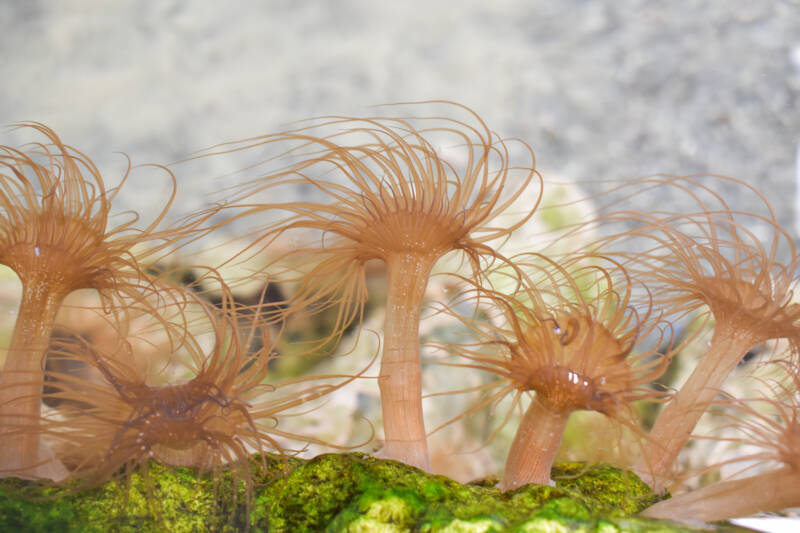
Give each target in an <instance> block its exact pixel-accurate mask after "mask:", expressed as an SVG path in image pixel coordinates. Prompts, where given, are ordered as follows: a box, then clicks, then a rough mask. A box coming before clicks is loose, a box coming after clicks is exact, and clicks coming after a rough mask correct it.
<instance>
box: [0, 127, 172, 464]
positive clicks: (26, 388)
mask: <svg viewBox="0 0 800 533" xmlns="http://www.w3.org/2000/svg"><path fill="white" fill-rule="evenodd" d="M22 126H24V127H27V128H31V129H33V130H36V131H37V132H39V133H41V134H43V135H44V136H45V137H46V138H47V140H48V144H43V143H36V144H32V145H29V146H28V147H27V150H26V151H23V150H21V149H16V148H12V147H8V146H2V147H0V264H3V265H6V266H8V267H10V268H11V269H12V270H14V272H16V273H17V275H18V276H19V278H20V280H21V282H22V300H21V303H20V306H19V311H18V313H17V321H16V324H15V327H14V332H13V335H12V338H11V344H10V346H9V349H8V353H7V355H6V360H5V365H4V366H3V372H2V375H1V376H0V382H1V383H2V387H0V388H1V389H2V390H0V448H2V453H0V475H4V476H17V477H29V478H38V477H43V478H53V479H58V478H61V477H63V476H64V475H65V471H64V469H63V467H62V466H61V465H60V464H59V463H58V461H55V460H53V458H52V454H51V452H50V451H49V450H48V449H47V446H46V445H45V444H44V443H42V442H40V436H39V433H38V431H37V426H38V424H39V416H40V409H41V399H42V381H43V369H44V367H45V364H44V357H45V353H46V350H47V346H48V342H49V338H50V333H51V331H52V327H53V321H54V319H55V316H56V312H57V311H58V309H59V307H60V305H61V302H62V300H63V299H64V297H65V296H66V295H67V294H69V293H70V292H72V291H74V290H76V289H83V288H90V289H97V290H99V291H100V292H101V295H103V296H104V297H105V298H106V301H107V302H108V301H110V300H108V298H110V297H112V296H113V295H114V294H115V293H120V292H122V293H124V292H126V291H130V290H132V287H133V285H135V284H136V281H135V280H137V279H138V277H139V276H138V268H137V262H136V259H135V258H134V256H133V255H132V254H131V248H132V247H133V246H134V245H135V244H138V243H141V242H146V241H148V240H153V241H154V243H155V242H156V241H155V240H156V239H166V238H168V237H179V236H180V232H179V231H173V232H164V233H159V232H157V231H155V229H156V226H158V225H159V223H160V222H161V220H162V218H163V217H164V215H165V214H166V211H167V209H168V207H169V206H170V204H171V203H172V196H174V189H173V195H172V196H171V197H169V198H168V199H167V201H166V202H165V204H166V205H165V207H164V209H163V211H162V212H161V213H160V215H159V216H158V217H156V219H155V221H154V222H153V223H152V224H151V225H150V226H149V227H147V228H145V229H144V230H136V229H135V228H134V227H133V224H134V223H135V221H136V217H135V216H131V217H130V220H128V221H127V222H124V223H122V224H121V225H119V226H117V227H115V228H109V227H108V225H109V211H110V208H111V201H112V200H113V198H114V196H115V195H116V193H117V191H118V189H113V190H108V191H107V190H106V188H105V186H104V185H103V180H102V178H101V176H100V173H99V172H98V170H97V168H96V167H95V166H94V164H93V163H92V162H91V160H89V158H88V157H86V156H85V155H83V154H82V153H80V152H78V151H77V150H75V149H73V148H71V147H69V146H67V145H65V144H63V143H62V142H61V140H60V139H59V138H58V136H57V135H56V134H55V133H54V132H53V131H52V130H50V129H48V128H47V127H45V126H43V125H41V124H35V123H32V124H23V125H22ZM129 170H130V168H129ZM169 175H170V178H172V175H171V174H169ZM127 176H128V173H126V175H125V178H127ZM123 183H124V179H123ZM173 185H174V180H173ZM166 242H167V241H166V240H165V241H164V242H163V243H162V244H161V245H154V246H153V248H152V249H151V250H150V252H154V251H156V250H157V249H159V247H160V246H166Z"/></svg>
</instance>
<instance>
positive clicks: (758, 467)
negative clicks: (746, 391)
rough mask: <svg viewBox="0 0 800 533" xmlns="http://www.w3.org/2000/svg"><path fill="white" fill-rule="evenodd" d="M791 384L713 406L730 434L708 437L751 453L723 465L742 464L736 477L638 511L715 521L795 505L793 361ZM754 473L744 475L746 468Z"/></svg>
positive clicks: (797, 430) (799, 494)
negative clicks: (726, 420) (722, 412)
mask: <svg viewBox="0 0 800 533" xmlns="http://www.w3.org/2000/svg"><path fill="white" fill-rule="evenodd" d="M790 366H791V367H792V375H793V377H794V380H793V383H792V384H791V385H788V386H786V385H785V384H784V385H778V384H775V383H773V384H771V385H770V386H769V387H768V388H767V392H768V395H767V396H763V397H755V398H748V399H734V398H730V397H729V398H724V399H721V400H718V401H717V402H716V403H717V406H718V407H719V408H722V409H725V410H726V415H727V417H728V418H729V419H730V422H729V423H728V424H726V425H725V426H723V427H722V428H719V429H718V431H719V432H720V433H723V434H724V431H725V430H734V431H735V432H736V433H737V434H736V435H735V436H713V435H712V436H709V437H708V438H711V439H713V440H717V441H729V442H732V443H735V444H737V445H746V446H747V448H749V449H750V450H753V451H752V452H751V453H745V454H739V455H737V456H736V457H735V458H733V459H730V460H728V461H725V463H724V465H719V464H717V465H714V464H712V465H708V466H707V467H706V469H712V468H718V467H720V466H731V465H735V464H741V465H744V466H743V467H742V468H741V469H740V471H739V472H738V473H737V474H736V475H735V477H736V479H724V480H722V481H718V482H715V483H712V484H710V485H707V486H705V487H702V488H700V489H697V490H693V491H689V492H686V493H683V494H678V495H676V496H673V497H672V498H670V499H668V500H664V501H662V502H659V503H657V504H655V505H653V506H651V507H649V508H648V509H646V510H645V511H644V512H643V513H642V515H644V516H649V517H653V518H669V519H672V520H681V521H698V520H702V521H708V522H710V521H716V520H726V519H729V518H735V517H741V516H749V515H753V514H756V513H761V512H771V511H778V510H781V509H785V508H788V507H797V506H798V505H800V397H798V384H799V383H798V376H800V374H798V368H797V363H796V362H793V363H792V364H790ZM753 471H755V472H756V473H755V474H753V475H749V476H745V475H743V474H745V473H751V472H753Z"/></svg>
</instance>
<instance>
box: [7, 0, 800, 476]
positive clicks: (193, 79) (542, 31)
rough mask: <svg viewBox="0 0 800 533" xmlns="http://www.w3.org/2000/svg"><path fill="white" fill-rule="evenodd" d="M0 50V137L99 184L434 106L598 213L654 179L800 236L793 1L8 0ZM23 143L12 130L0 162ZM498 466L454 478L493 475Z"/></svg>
mask: <svg viewBox="0 0 800 533" xmlns="http://www.w3.org/2000/svg"><path fill="white" fill-rule="evenodd" d="M0 30H1V31H0V51H2V56H3V60H2V62H0V80H2V84H1V85H0V123H2V124H10V123H12V122H15V121H23V120H35V121H41V122H43V123H45V124H47V125H49V126H51V127H52V128H53V129H55V130H56V131H57V132H58V133H59V134H60V135H61V137H62V139H63V140H64V141H65V142H67V143H69V144H71V145H73V146H75V147H77V148H79V149H80V150H82V151H83V152H85V153H86V154H87V155H89V156H90V157H91V158H92V159H93V160H94V161H95V162H96V163H97V164H98V166H99V167H100V170H101V171H102V172H103V174H104V175H105V177H106V178H107V179H108V180H109V182H111V183H113V182H114V180H115V179H118V177H119V176H121V175H122V173H123V171H124V167H125V161H124V159H123V158H122V157H120V156H119V154H117V153H115V152H125V153H127V154H128V155H129V156H130V157H131V158H132V160H133V162H134V163H169V162H172V161H175V160H178V159H181V158H183V157H186V156H187V155H188V154H190V153H191V152H193V151H196V150H200V149H203V148H206V147H208V146H211V145H214V144H216V143H220V142H224V141H229V140H234V139H242V138H246V137H250V136H254V135H259V134H264V133H268V132H273V131H276V130H278V129H280V128H282V127H285V126H286V125H287V124H288V123H290V122H292V121H295V120H299V119H303V118H308V117H312V116H318V115H325V114H340V115H363V114H369V113H377V111H375V110H370V109H369V106H371V105H374V104H382V103H391V102H401V101H417V100H428V99H447V100H453V101H456V102H459V103H462V104H465V105H467V106H469V107H471V108H472V109H474V110H475V111H476V112H477V113H478V114H479V115H480V116H481V117H482V118H483V119H485V120H486V122H487V123H488V125H489V126H490V127H491V128H492V129H494V130H495V131H497V132H498V133H499V134H500V135H501V136H509V137H510V136H515V137H520V138H522V139H523V140H525V141H527V142H528V143H529V144H530V145H531V146H533V148H534V150H535V151H536V155H537V166H538V168H539V170H540V171H541V173H542V174H543V176H544V179H545V184H547V180H548V179H550V178H551V177H552V179H554V180H558V181H563V180H573V181H575V182H577V183H579V184H580V187H582V188H583V189H584V190H585V191H586V192H588V193H596V192H600V191H602V190H603V189H604V187H607V183H608V181H609V180H614V179H623V178H631V177H635V176H640V175H644V174H650V173H716V174H725V175H730V176H734V177H737V178H741V179H743V180H746V181H748V182H749V183H751V184H753V185H755V186H756V187H758V188H759V189H760V190H761V191H763V193H764V194H765V195H766V196H767V198H768V199H769V201H770V202H771V203H772V204H773V205H774V207H775V208H776V209H777V211H778V216H779V220H780V221H781V223H782V224H783V225H784V226H785V227H786V228H787V229H789V230H790V231H791V232H792V233H793V234H794V235H796V232H795V218H796V213H795V210H796V208H795V204H796V197H797V195H796V183H795V181H796V176H797V175H798V172H799V171H798V168H797V164H798V163H797V160H798V142H800V2H797V1H792V0H785V1H764V2H752V1H749V0H729V1H727V2H704V1H700V0H697V1H690V0H683V1H678V2H647V1H640V0H625V1H614V0H603V1H595V2H586V1H581V0H563V1H561V2H544V1H536V2H517V1H512V0H494V1H492V2H485V1H484V2H478V1H474V0H461V1H459V2H436V1H430V0H426V1H405V2H391V3H390V2H383V3H377V2H372V1H369V0H340V1H335V2H297V1H289V0H285V1H277V0H276V1H268V2H244V1H230V2H225V3H224V5H223V3H219V2H191V3H190V2H181V1H170V0H163V1H160V2H139V1H135V0H118V1H116V2H103V1H100V0H96V1H92V0H62V1H59V2H55V1H50V2H48V1H37V0H28V1H25V2H11V1H2V2H0ZM16 135H17V134H16V133H15V132H10V131H3V132H2V133H0V144H12V145H13V144H15V142H16ZM226 164H227V163H226V161H225V160H213V159H209V160H204V161H200V162H198V163H197V164H193V165H192V166H191V171H189V170H188V169H187V168H184V167H182V166H177V167H175V171H176V173H177V175H178V178H179V187H180V195H181V196H180V202H181V203H180V205H179V207H180V209H181V210H183V211H188V210H190V209H193V208H196V207H198V206H200V205H203V204H204V201H205V198H206V195H207V194H208V193H209V192H211V191H212V190H215V188H216V187H218V186H219V183H215V181H214V180H213V179H210V178H213V177H214V176H220V175H222V174H225V173H227V172H232V171H235V170H237V169H236V168H227V167H226V166H225V165H226ZM160 183H161V184H162V185H163V181H162V182H160ZM604 184H605V185H604ZM126 189H127V190H126V193H125V196H123V197H122V198H121V201H122V205H121V206H122V207H126V208H135V209H137V210H142V211H145V212H146V211H147V210H148V208H152V206H153V205H154V204H157V205H158V206H160V205H161V203H160V202H158V201H156V199H154V196H159V195H161V196H163V195H164V194H166V191H167V189H166V188H165V187H160V188H154V187H153V186H152V185H151V184H150V183H149V182H142V181H138V182H137V181H133V182H131V183H129V184H128V185H127V187H126ZM723 192H725V191H723ZM728 192H730V193H731V194H733V196H730V197H728V201H729V203H730V204H731V205H732V207H734V208H741V209H754V208H758V206H759V201H758V199H757V198H755V197H754V196H753V195H750V194H743V191H742V188H736V190H735V191H728ZM668 200H669V199H668V198H667V199H665V198H663V196H659V197H657V198H656V197H651V198H649V200H646V201H649V202H650V203H651V205H650V207H653V206H655V205H659V206H662V207H663V205H664V203H665V202H668ZM636 207H637V208H638V209H647V208H648V206H647V205H642V204H641V203H640V204H638V205H637V206H636ZM431 290H432V291H436V290H438V288H437V287H436V286H435V285H432V288H431ZM8 305H9V306H10V307H11V308H13V306H14V304H13V302H9V303H8ZM380 321H381V316H380V313H379V312H378V314H377V315H376V316H374V317H373V318H372V322H370V324H369V325H371V326H372V327H375V328H380ZM9 326H10V325H9ZM438 327H439V325H437V324H436V323H433V324H431V325H430V326H429V327H428V329H426V330H423V335H432V336H434V337H435V336H436V335H437V334H436V333H435V331H436V329H437V328H438ZM432 332H434V333H432ZM439 334H443V333H442V332H441V331H440V332H439ZM373 340H374V339H373ZM363 352H364V354H365V356H366V357H367V358H368V357H369V356H370V355H371V354H372V353H374V346H373V347H367V348H365V349H364V350H363ZM343 359H347V358H339V359H337V361H339V360H343ZM337 364H338V363H337ZM326 370H327V371H333V370H331V369H326ZM444 372H446V369H445V370H444ZM429 376H431V378H429V379H434V378H435V377H436V373H435V371H431V372H430V373H429ZM448 378H449V376H448ZM374 385H375V384H374V382H370V383H368V387H371V389H370V390H366V389H365V390H359V389H356V388H351V389H349V390H352V391H354V392H353V394H351V395H350V396H347V397H338V398H336V399H332V400H330V403H329V404H328V406H327V407H326V409H328V411H327V412H328V413H331V412H335V413H341V414H340V415H337V417H336V418H331V417H330V415H328V416H329V420H328V421H327V422H325V421H322V422H320V421H319V420H317V421H312V422H311V423H312V424H313V423H316V424H326V423H327V424H328V425H329V426H331V425H332V426H333V427H334V428H336V429H341V428H342V427H343V425H342V424H345V423H344V422H342V420H341V419H339V418H338V416H342V415H347V416H349V415H350V414H352V413H354V412H355V413H359V414H362V415H365V416H369V417H370V418H372V419H373V420H374V417H375V403H374V401H372V403H370V402H369V401H367V400H369V398H370V395H373V396H374V394H375V392H376V391H375V389H376V387H375V386H374ZM365 386H366V385H365ZM370 391H371V392H370ZM373 400H374V398H373ZM332 409H333V410H332ZM460 409H463V406H462V405H461V404H455V405H454V406H453V407H452V408H451V409H447V410H446V411H447V412H445V413H440V415H441V416H440V418H441V417H444V418H447V417H450V416H455V415H456V414H457V413H458V412H459V410H460ZM362 426H363V424H362ZM328 430H330V427H329V428H328ZM361 430H362V431H363V430H364V428H363V427H362V428H361ZM325 431H326V430H325V428H320V429H319V432H320V433H324V432H325ZM353 431H355V430H353ZM459 431H466V430H463V429H461V430H459ZM506 438H508V437H506ZM449 439H450V440H451V442H466V447H467V448H469V447H471V448H472V449H475V448H478V447H480V439H476V438H475V437H474V436H473V437H469V436H465V435H459V434H456V435H455V436H453V435H451V436H450V437H449ZM470 439H472V440H470ZM434 447H435V446H434ZM502 449H504V448H503V446H500V447H499V448H498V450H500V451H498V452H497V453H496V454H495V457H489V455H490V454H489V452H487V451H486V450H483V451H482V452H480V453H482V454H483V455H482V456H481V455H479V457H478V459H477V462H478V463H479V464H481V465H482V466H481V467H480V468H478V469H477V470H474V471H473V470H470V471H468V472H467V471H464V472H461V473H460V474H459V475H460V476H461V477H464V478H466V479H469V477H470V476H473V477H474V476H476V475H482V474H485V473H486V472H487V471H488V472H492V471H493V470H494V471H496V469H497V468H498V467H499V466H498V465H499V463H498V461H500V460H501V459H502V457H500V455H501V454H502ZM462 451H463V449H462ZM434 453H439V454H443V455H446V454H448V453H449V451H448V449H441V450H436V449H435V450H434ZM493 461H494V462H493ZM453 475H454V476H455V474H453Z"/></svg>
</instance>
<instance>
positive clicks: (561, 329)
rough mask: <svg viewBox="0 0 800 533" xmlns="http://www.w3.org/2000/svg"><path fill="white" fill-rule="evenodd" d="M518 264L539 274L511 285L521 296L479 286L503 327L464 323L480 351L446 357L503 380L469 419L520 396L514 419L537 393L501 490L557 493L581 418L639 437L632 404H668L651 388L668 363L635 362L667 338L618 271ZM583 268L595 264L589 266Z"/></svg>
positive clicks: (575, 264)
mask: <svg viewBox="0 0 800 533" xmlns="http://www.w3.org/2000/svg"><path fill="white" fill-rule="evenodd" d="M512 260H513V261H514V262H515V264H516V265H517V268H518V269H519V271H522V272H531V271H534V272H536V274H535V275H531V276H527V275H526V276H525V277H524V278H522V279H521V280H519V281H515V280H513V279H510V280H509V281H510V282H511V283H510V284H511V285H512V286H514V290H513V291H510V292H508V293H506V292H502V291H501V290H493V289H488V288H484V287H480V286H474V287H473V288H472V289H471V292H472V294H473V295H474V297H475V298H477V299H478V301H479V302H480V303H482V304H483V305H484V306H486V305H490V306H493V307H495V308H496V310H497V311H498V312H499V314H500V316H499V320H496V321H494V322H496V323H493V324H489V323H483V324H481V323H475V322H473V321H468V320H467V319H462V320H464V321H465V323H467V324H468V325H469V327H470V328H472V329H473V330H474V331H475V332H477V333H478V335H479V337H478V344H477V345H472V346H470V347H466V348H465V347H449V348H448V347H443V348H444V349H446V350H448V351H452V352H453V353H456V354H458V355H461V356H463V357H465V358H467V359H469V360H470V362H469V363H466V364H464V363H455V364H457V365H458V366H465V367H468V368H478V369H482V370H486V371H489V372H492V373H494V374H496V375H498V376H500V377H501V378H502V379H501V380H500V381H498V382H495V383H492V384H490V385H488V386H486V387H482V388H485V389H486V390H485V397H484V399H483V401H482V402H480V404H479V406H476V407H475V408H472V409H471V410H470V412H473V411H475V410H476V409H477V408H478V407H482V406H485V405H491V404H495V403H496V402H498V401H500V400H501V399H503V398H504V397H507V396H508V395H513V401H512V409H514V408H516V407H518V406H521V401H522V397H523V396H525V395H528V394H529V393H535V395H533V397H532V398H531V403H530V405H529V407H528V408H527V410H526V411H525V413H524V415H523V418H522V421H521V422H520V426H519V428H518V430H517V433H516V436H515V438H514V441H513V443H512V445H511V449H510V451H509V453H508V457H507V460H506V465H505V471H504V473H503V477H502V479H501V481H500V485H499V486H500V488H502V489H504V490H512V489H516V488H518V487H520V486H522V485H525V484H528V483H539V484H552V482H551V481H550V469H551V467H552V464H553V459H554V457H555V454H556V452H557V451H558V448H559V446H560V444H561V440H562V436H563V433H564V429H565V427H566V425H567V421H568V419H569V417H570V414H571V413H572V412H574V411H577V410H592V411H597V412H600V413H603V414H605V415H606V416H609V417H612V418H614V419H616V420H618V421H620V422H622V423H624V424H626V425H627V426H629V427H631V428H632V429H634V430H635V431H639V429H638V428H639V425H638V421H637V419H636V417H635V414H634V412H633V410H632V408H631V407H630V403H631V402H633V401H635V400H641V399H654V398H656V397H657V396H659V394H658V393H656V392H655V391H653V390H651V389H649V388H647V387H645V385H646V384H648V383H650V382H651V381H653V380H654V379H656V378H658V377H659V376H660V375H661V374H662V373H663V371H664V370H665V368H666V366H667V364H668V362H669V358H668V356H666V355H662V354H660V353H657V351H656V349H655V348H654V349H644V350H642V351H641V352H640V353H638V354H634V353H633V352H634V349H635V348H636V347H637V345H639V344H641V341H642V340H643V339H645V338H646V337H648V336H650V334H651V333H654V334H657V335H656V336H657V337H658V338H651V339H650V341H652V342H653V343H654V344H655V345H656V346H658V345H659V344H660V341H663V340H665V335H666V332H665V331H664V330H662V329H660V328H659V325H658V320H657V319H656V318H655V317H653V316H652V315H651V313H650V310H649V309H645V310H644V311H643V313H642V314H640V313H639V312H637V310H636V309H634V308H633V307H631V306H630V299H631V292H632V287H631V281H630V279H628V278H627V277H626V276H624V275H623V276H621V277H620V279H617V280H614V279H613V277H612V276H613V275H612V273H611V272H612V271H616V272H619V269H618V267H617V265H614V264H613V263H609V264H607V265H606V266H607V267H609V268H604V267H603V266H601V264H602V261H604V260H602V259H600V258H594V259H591V260H588V259H587V258H581V259H573V260H571V261H568V262H561V263H560V264H558V265H557V264H555V263H551V262H550V261H549V260H548V259H546V258H544V257H541V256H538V255H535V254H524V255H521V256H515V257H514V258H512ZM584 260H588V264H585V265H583V266H581V265H580V264H579V263H580V262H581V261H584ZM593 263H594V264H593ZM623 274H624V273H623ZM464 281H467V282H469V280H466V279H464ZM468 294H469V293H468ZM492 347H494V348H495V349H496V348H498V347H499V348H500V350H499V353H496V354H488V355H487V353H486V350H487V348H492ZM495 351H496V350H495ZM507 420H508V417H506V419H505V421H504V422H503V424H504V423H505V422H506V421H507ZM497 431H499V428H498V430H497Z"/></svg>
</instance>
